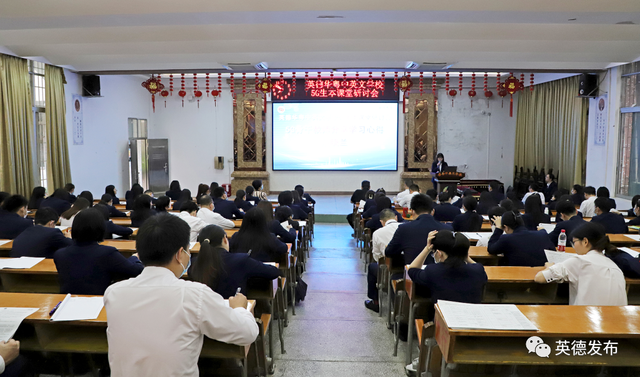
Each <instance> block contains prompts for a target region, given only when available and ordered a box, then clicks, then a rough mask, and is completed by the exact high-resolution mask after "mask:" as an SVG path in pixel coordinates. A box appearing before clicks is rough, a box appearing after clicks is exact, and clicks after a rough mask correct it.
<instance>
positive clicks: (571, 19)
mask: <svg viewBox="0 0 640 377" xmlns="http://www.w3.org/2000/svg"><path fill="white" fill-rule="evenodd" d="M575 20H577V18H570V19H568V20H567V21H575Z"/></svg>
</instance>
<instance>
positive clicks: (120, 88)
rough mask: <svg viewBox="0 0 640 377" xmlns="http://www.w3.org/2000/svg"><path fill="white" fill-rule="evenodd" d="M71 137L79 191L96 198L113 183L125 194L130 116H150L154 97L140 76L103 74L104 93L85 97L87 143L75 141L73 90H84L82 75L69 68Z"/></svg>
mask: <svg viewBox="0 0 640 377" xmlns="http://www.w3.org/2000/svg"><path fill="white" fill-rule="evenodd" d="M64 73H65V77H66V79H67V85H66V86H65V97H66V105H67V140H68V144H69V158H70V163H71V178H72V180H73V183H74V184H75V185H76V194H79V193H80V192H81V191H83V190H89V191H91V193H93V196H94V198H99V197H100V196H101V195H102V194H103V193H104V188H105V186H107V185H109V184H113V185H115V186H116V189H117V190H118V192H119V196H120V197H124V193H125V191H126V190H127V189H128V186H129V167H128V144H127V142H128V139H129V131H128V129H129V128H128V120H127V119H128V118H139V119H148V118H149V112H150V108H151V98H150V96H149V94H148V92H147V91H146V90H145V89H144V88H143V87H141V86H140V83H141V82H142V81H143V79H141V77H140V76H106V75H105V76H100V86H101V94H102V97H99V98H87V97H83V123H84V144H83V145H74V144H73V119H72V116H73V114H72V109H73V100H72V95H73V94H82V78H81V76H80V75H77V74H75V73H72V72H70V71H68V70H65V72H64Z"/></svg>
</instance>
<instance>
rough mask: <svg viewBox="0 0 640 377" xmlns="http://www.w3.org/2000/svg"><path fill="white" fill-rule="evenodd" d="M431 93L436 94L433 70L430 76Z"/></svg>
mask: <svg viewBox="0 0 640 377" xmlns="http://www.w3.org/2000/svg"><path fill="white" fill-rule="evenodd" d="M431 94H433V95H434V96H435V95H436V73H435V72H433V76H431Z"/></svg>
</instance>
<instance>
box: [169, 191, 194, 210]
mask: <svg viewBox="0 0 640 377" xmlns="http://www.w3.org/2000/svg"><path fill="white" fill-rule="evenodd" d="M189 202H193V198H192V197H191V190H189V189H184V190H182V192H181V193H180V198H179V199H178V200H177V201H175V202H173V207H171V209H172V210H174V211H180V209H181V208H182V206H183V205H184V204H185V203H189Z"/></svg>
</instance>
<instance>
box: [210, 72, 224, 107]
mask: <svg viewBox="0 0 640 377" xmlns="http://www.w3.org/2000/svg"><path fill="white" fill-rule="evenodd" d="M221 94H222V73H218V88H217V89H213V90H212V91H211V96H212V97H213V105H214V106H216V107H217V106H218V97H220V95H221Z"/></svg>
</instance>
